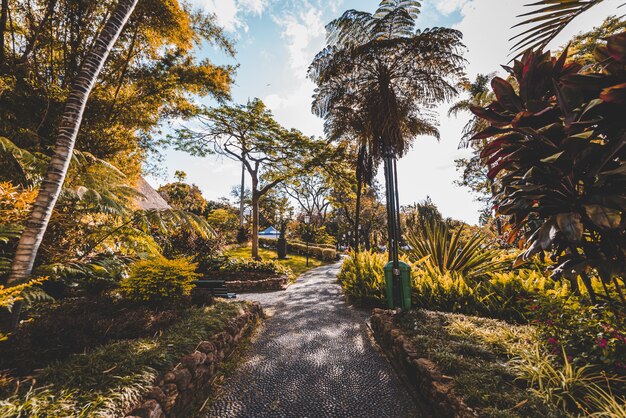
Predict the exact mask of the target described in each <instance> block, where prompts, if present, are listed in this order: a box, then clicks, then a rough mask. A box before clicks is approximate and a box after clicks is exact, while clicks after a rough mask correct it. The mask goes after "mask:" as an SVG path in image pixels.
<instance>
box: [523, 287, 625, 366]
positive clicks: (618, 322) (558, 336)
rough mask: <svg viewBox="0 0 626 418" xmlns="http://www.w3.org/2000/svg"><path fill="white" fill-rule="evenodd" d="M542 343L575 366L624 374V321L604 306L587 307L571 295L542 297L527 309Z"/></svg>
mask: <svg viewBox="0 0 626 418" xmlns="http://www.w3.org/2000/svg"><path fill="white" fill-rule="evenodd" d="M530 311H531V312H530V313H529V316H530V317H532V318H533V319H534V320H535V321H536V324H537V325H538V328H539V331H540V334H541V336H542V342H543V343H544V345H545V346H547V347H548V348H549V349H550V350H551V351H552V352H553V353H554V354H559V353H560V352H561V351H562V350H563V351H565V352H567V354H568V355H569V356H570V361H571V362H572V363H573V364H574V365H576V366H579V367H580V366H583V365H585V364H594V365H597V366H601V367H602V368H603V369H607V370H609V371H611V372H617V373H621V374H623V375H626V318H625V317H624V316H623V314H621V313H617V314H616V313H615V312H614V311H613V310H612V309H609V308H608V307H607V306H601V305H598V306H590V305H587V304H585V303H583V302H581V299H580V298H578V297H576V296H572V295H570V296H569V297H567V298H550V297H549V296H547V295H546V296H541V297H538V298H537V299H535V301H534V303H533V304H532V305H531V306H530Z"/></svg>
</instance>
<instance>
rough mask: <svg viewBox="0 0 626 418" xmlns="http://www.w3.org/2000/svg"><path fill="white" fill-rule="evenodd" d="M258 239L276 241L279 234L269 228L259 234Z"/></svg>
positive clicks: (272, 228) (271, 227)
mask: <svg viewBox="0 0 626 418" xmlns="http://www.w3.org/2000/svg"><path fill="white" fill-rule="evenodd" d="M259 238H268V239H278V238H280V232H278V230H277V229H276V228H274V227H273V226H270V227H269V228H267V229H266V230H264V231H261V232H259Z"/></svg>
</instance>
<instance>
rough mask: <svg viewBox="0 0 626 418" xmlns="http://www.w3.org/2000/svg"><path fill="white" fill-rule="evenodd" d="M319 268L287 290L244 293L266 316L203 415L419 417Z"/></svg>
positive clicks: (330, 272)
mask: <svg viewBox="0 0 626 418" xmlns="http://www.w3.org/2000/svg"><path fill="white" fill-rule="evenodd" d="M338 269H339V267H338V265H332V266H326V267H320V268H318V269H315V270H312V271H310V272H308V273H306V274H305V275H303V276H302V277H300V278H299V279H298V282H297V283H296V284H295V285H293V286H291V287H290V288H289V289H287V291H285V292H274V293H264V294H248V295H241V296H240V297H241V298H242V299H250V300H257V301H259V302H261V304H262V305H263V308H264V309H265V311H266V313H267V314H268V316H270V317H269V319H267V320H266V321H265V324H264V325H263V328H262V329H261V332H260V334H259V336H258V337H257V338H256V339H255V340H254V341H253V342H252V347H251V349H250V352H249V354H248V355H247V356H246V358H245V360H244V362H243V364H242V365H240V366H239V367H238V369H237V370H236V371H235V373H234V375H233V376H231V377H230V378H229V379H227V380H226V382H224V385H223V387H222V390H221V394H222V395H221V398H220V399H218V400H217V401H216V402H215V403H214V404H213V405H212V406H211V408H210V410H209V411H208V414H206V412H205V414H206V415H204V416H205V417H241V418H256V417H298V418H305V417H309V418H312V417H358V418H366V417H373V418H383V417H393V418H402V417H419V416H421V415H420V414H419V412H418V410H417V409H416V406H415V401H414V400H413V398H412V397H411V395H410V394H409V392H408V391H407V389H406V387H405V386H404V384H403V383H402V382H401V381H400V380H399V379H398V377H397V376H396V374H395V372H394V370H393V368H392V366H391V365H390V364H389V363H388V362H387V360H386V359H385V358H384V356H383V355H382V354H381V353H379V352H378V351H376V349H375V348H374V346H373V344H372V342H371V340H370V338H369V336H368V335H367V327H366V324H365V321H366V319H367V317H368V313H367V312H365V311H357V310H355V309H352V308H350V307H349V306H348V305H347V304H346V303H345V302H344V301H343V297H342V294H341V289H340V287H339V286H338V285H337V284H335V281H336V275H337V271H338Z"/></svg>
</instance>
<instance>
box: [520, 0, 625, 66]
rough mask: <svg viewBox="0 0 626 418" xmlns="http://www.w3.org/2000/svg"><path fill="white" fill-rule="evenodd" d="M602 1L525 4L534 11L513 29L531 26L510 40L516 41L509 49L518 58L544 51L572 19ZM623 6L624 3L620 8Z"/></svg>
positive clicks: (550, 0) (552, 0)
mask: <svg viewBox="0 0 626 418" xmlns="http://www.w3.org/2000/svg"><path fill="white" fill-rule="evenodd" d="M603 1H604V0H541V1H538V2H535V3H530V4H527V5H526V6H528V7H534V8H536V9H535V10H533V11H531V12H528V13H524V14H522V15H520V16H518V17H523V18H526V19H525V20H524V21H522V22H520V23H518V24H517V25H515V26H514V27H520V26H525V25H532V26H531V27H530V28H529V29H526V30H524V31H523V32H521V33H519V34H517V35H516V36H514V37H513V38H511V39H510V40H511V41H514V40H515V41H516V43H515V44H514V45H513V46H512V47H511V52H512V54H514V55H515V56H518V55H521V54H522V53H523V52H524V51H526V50H527V49H544V48H545V47H546V46H547V45H548V44H549V43H550V42H551V41H552V40H553V39H554V38H556V37H557V35H558V34H559V33H561V32H562V31H563V29H565V27H567V26H568V25H569V24H570V23H571V22H572V21H573V20H574V19H576V18H577V17H578V16H580V15H581V14H583V13H585V12H586V11H587V10H589V9H591V8H592V7H594V6H597V5H598V4H600V3H602V2H603ZM624 5H626V3H624V4H622V5H620V7H622V6H624Z"/></svg>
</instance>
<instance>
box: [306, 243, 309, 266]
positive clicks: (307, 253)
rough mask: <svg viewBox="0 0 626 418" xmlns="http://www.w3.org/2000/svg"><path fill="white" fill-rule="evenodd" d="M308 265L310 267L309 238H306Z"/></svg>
mask: <svg viewBox="0 0 626 418" xmlns="http://www.w3.org/2000/svg"><path fill="white" fill-rule="evenodd" d="M306 266H307V267H309V240H308V239H307V240H306Z"/></svg>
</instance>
